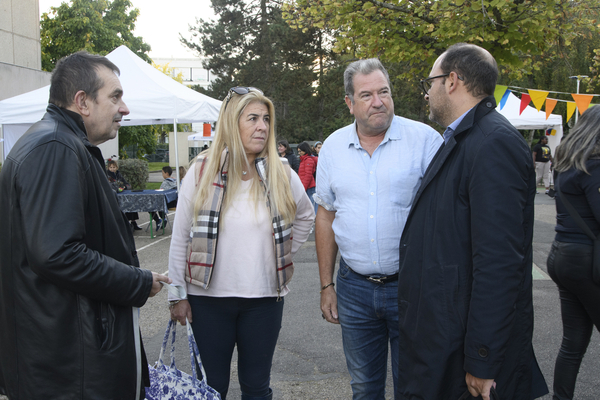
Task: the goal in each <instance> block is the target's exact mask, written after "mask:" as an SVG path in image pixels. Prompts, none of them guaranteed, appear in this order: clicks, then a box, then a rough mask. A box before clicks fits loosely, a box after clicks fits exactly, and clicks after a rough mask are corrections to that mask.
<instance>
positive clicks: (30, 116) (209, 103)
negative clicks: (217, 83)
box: [0, 46, 222, 182]
mask: <svg viewBox="0 0 600 400" xmlns="http://www.w3.org/2000/svg"><path fill="white" fill-rule="evenodd" d="M106 58H108V59H109V60H111V61H112V62H113V63H114V64H115V65H116V66H117V67H119V69H120V71H121V74H120V76H119V79H120V81H121V85H122V86H123V92H124V96H123V100H124V101H125V103H126V104H127V107H128V108H129V111H130V112H131V113H130V114H129V115H127V116H125V117H124V118H123V120H122V122H121V125H123V126H132V125H154V124H173V129H174V132H175V133H176V132H177V124H178V123H179V124H185V123H192V122H214V121H216V120H217V118H218V116H219V110H220V108H221V104H222V102H221V101H219V100H215V99H213V98H210V97H208V96H206V95H203V94H201V93H198V92H196V91H195V90H192V89H190V88H188V87H187V86H185V85H183V84H180V83H178V82H177V81H175V80H173V79H171V78H170V77H169V76H167V75H165V74H163V73H162V72H160V71H159V70H157V69H156V68H154V67H152V66H151V65H150V64H148V63H147V62H145V61H144V60H142V59H141V58H139V57H138V56H136V55H135V54H134V53H133V52H132V51H131V50H129V49H128V48H127V47H125V46H120V47H118V48H116V49H115V50H113V51H112V52H111V53H109V54H108V55H107V56H106ZM49 91H50V86H45V87H43V88H40V89H37V90H34V91H31V92H28V93H24V94H22V95H19V96H15V97H12V98H9V99H6V100H3V101H0V124H1V125H2V128H3V129H2V131H3V136H4V137H3V139H4V142H3V144H4V157H6V155H7V154H8V153H9V151H10V149H11V148H12V146H13V145H14V144H15V142H16V141H17V140H18V139H19V138H20V137H21V136H22V135H23V134H24V133H25V131H26V130H27V129H29V127H30V126H31V125H32V124H33V123H35V122H37V121H39V120H40V119H41V118H42V117H43V116H44V113H45V111H46V107H47V105H48V97H49ZM117 140H118V139H114V140H110V141H109V142H107V144H108V143H110V142H113V143H111V144H112V145H113V148H116V149H118V146H117V145H116V143H117ZM175 140H177V135H176V134H175ZM101 148H102V146H101ZM175 148H176V149H177V145H176V146H175ZM105 153H106V151H105V148H103V154H104V155H105V157H110V156H111V155H112V154H117V153H116V152H115V153H112V152H110V151H109V152H108V153H106V154H105ZM175 160H176V164H179V158H178V155H177V154H176V155H175ZM178 167H179V165H177V168H176V171H177V174H179V168H178ZM177 182H179V179H177Z"/></svg>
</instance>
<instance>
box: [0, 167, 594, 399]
mask: <svg viewBox="0 0 600 400" xmlns="http://www.w3.org/2000/svg"><path fill="white" fill-rule="evenodd" d="M156 179H159V178H158V176H157V177H156ZM159 181H160V180H159ZM540 193H541V194H539V195H537V196H536V199H535V228H534V229H535V231H534V242H533V249H534V258H533V261H534V283H533V300H534V310H535V329H534V339H533V344H534V349H535V352H536V356H537V360H538V363H539V365H540V367H541V369H542V372H543V374H544V376H545V378H546V382H547V383H548V386H549V388H550V389H551V388H552V380H553V371H554V362H555V359H556V354H557V352H558V348H559V346H560V342H561V338H562V325H561V321H560V304H559V298H558V290H557V289H556V286H555V284H554V283H553V282H552V280H550V278H549V277H548V275H547V269H546V258H547V256H548V252H549V250H550V245H551V243H552V241H553V239H554V224H555V215H556V214H555V208H554V200H553V199H551V198H550V197H548V196H547V195H545V194H543V189H540ZM173 219H174V215H173V213H171V214H170V215H169V220H170V221H173ZM139 223H140V226H141V227H142V228H144V229H145V228H146V227H147V224H148V214H143V213H140V221H139ZM171 228H172V225H171V224H169V226H168V227H167V229H166V230H165V233H164V234H163V233H162V232H159V234H158V236H157V237H155V238H154V239H151V238H150V232H146V231H144V230H142V231H136V232H135V240H136V247H137V250H138V255H139V258H140V261H141V264H142V267H143V268H147V269H150V270H152V271H155V272H160V273H164V272H166V271H167V269H168V266H167V265H168V253H169V246H170V242H171ZM294 264H295V266H296V269H295V273H294V278H293V279H292V281H291V284H290V285H289V287H290V290H291V291H290V293H289V294H288V295H287V296H285V307H284V317H283V324H282V325H283V326H282V329H281V333H280V335H279V341H278V344H277V349H276V351H275V356H274V363H273V368H272V377H271V386H272V388H273V391H274V398H275V399H278V400H279V399H285V400H292V399H293V400H304V399H306V400H323V399H329V400H333V399H351V398H352V391H351V388H350V377H349V375H348V372H347V369H346V363H345V358H344V352H343V349H342V339H341V334H340V328H339V325H332V324H329V323H327V322H325V321H324V320H323V319H322V318H321V311H320V309H319V277H318V276H319V274H318V266H317V258H316V252H315V243H314V235H311V237H310V238H309V241H308V242H307V243H305V244H304V246H303V247H302V248H301V249H300V250H299V251H298V253H297V254H296V256H295V258H294ZM168 320H169V311H168V306H167V294H166V291H165V290H163V291H161V292H160V293H159V294H158V295H157V296H155V297H154V298H150V299H149V300H148V302H147V303H146V305H145V306H144V307H143V308H142V311H141V318H140V325H141V328H142V334H143V338H144V346H145V348H146V352H147V355H148V360H149V361H150V362H151V363H153V362H154V361H156V360H157V359H158V356H159V352H160V347H161V344H162V339H163V336H164V332H165V328H166V324H167V322H168ZM185 336H186V333H185V330H184V329H182V328H181V327H179V329H178V340H177V343H178V345H177V352H176V365H177V367H178V368H179V369H181V370H183V371H186V372H190V370H191V368H190V358H189V352H188V346H187V338H186V337H185ZM236 365H237V363H236V358H235V355H234V361H233V363H232V374H231V375H232V376H231V384H230V389H229V395H228V398H229V399H239V398H240V397H241V393H240V389H239V384H238V382H237V374H236ZM599 371H600V337H599V335H598V332H597V331H594V334H593V336H592V340H591V343H590V346H589V348H588V351H587V353H586V356H585V358H584V360H583V363H582V365H581V370H580V373H579V376H578V380H577V387H576V391H575V398H576V399H579V400H592V399H593V400H597V399H599V398H600V380H599V379H598V375H599ZM1 398H2V396H0V399H1ZM392 398H393V388H392V382H391V371H390V368H389V363H388V384H387V395H386V399H392ZM551 398H552V397H551V395H547V396H544V397H542V399H544V400H549V399H551ZM503 400H504V399H503Z"/></svg>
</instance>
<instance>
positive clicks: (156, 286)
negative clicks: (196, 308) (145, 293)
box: [150, 272, 173, 297]
mask: <svg viewBox="0 0 600 400" xmlns="http://www.w3.org/2000/svg"><path fill="white" fill-rule="evenodd" d="M161 281H162V282H167V283H168V284H171V283H172V282H173V281H172V280H171V278H169V277H168V276H165V275H161V274H157V273H156V272H153V273H152V290H150V297H154V296H156V294H157V293H158V292H160V290H161V289H162V284H161V283H160V282H161Z"/></svg>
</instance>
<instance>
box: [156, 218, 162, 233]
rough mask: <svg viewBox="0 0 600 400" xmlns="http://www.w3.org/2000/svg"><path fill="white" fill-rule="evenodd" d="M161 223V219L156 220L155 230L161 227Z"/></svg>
mask: <svg viewBox="0 0 600 400" xmlns="http://www.w3.org/2000/svg"><path fill="white" fill-rule="evenodd" d="M162 225H163V220H162V219H159V220H158V221H156V230H157V231H158V230H159V229H160V228H162Z"/></svg>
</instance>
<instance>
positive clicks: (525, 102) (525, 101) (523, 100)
mask: <svg viewBox="0 0 600 400" xmlns="http://www.w3.org/2000/svg"><path fill="white" fill-rule="evenodd" d="M530 101H531V97H530V96H529V95H528V94H526V93H523V94H522V95H521V110H520V111H519V115H521V114H522V113H523V110H525V109H526V108H527V106H528V105H529V102H530Z"/></svg>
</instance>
